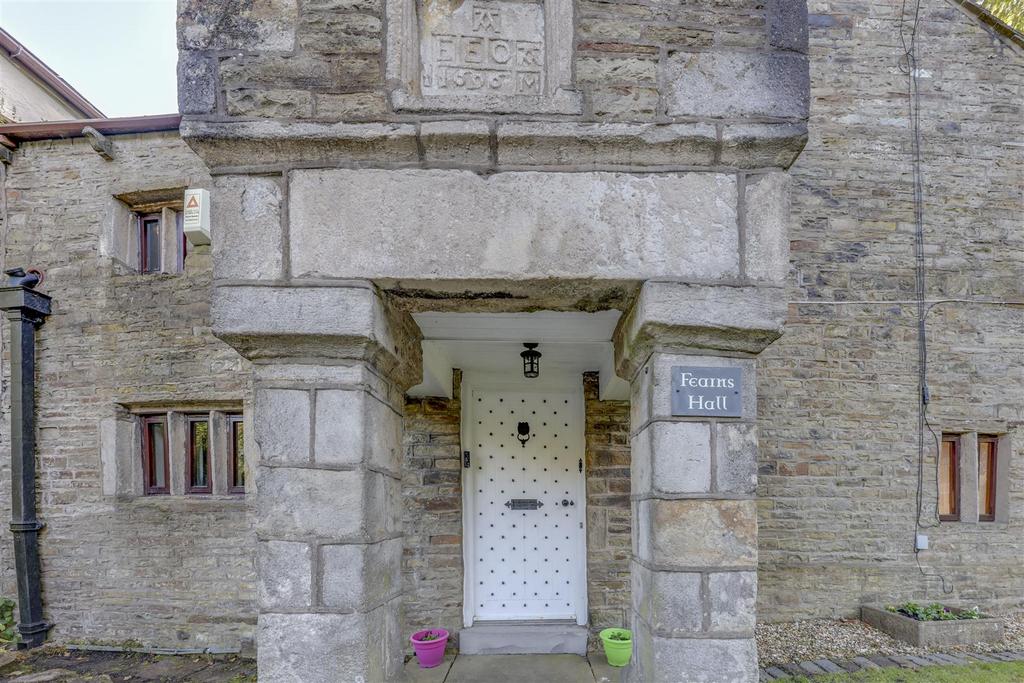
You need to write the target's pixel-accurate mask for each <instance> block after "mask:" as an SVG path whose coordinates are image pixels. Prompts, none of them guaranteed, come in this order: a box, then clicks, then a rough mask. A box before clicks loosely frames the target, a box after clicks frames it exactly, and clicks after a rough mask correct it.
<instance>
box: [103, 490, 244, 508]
mask: <svg viewBox="0 0 1024 683" xmlns="http://www.w3.org/2000/svg"><path fill="white" fill-rule="evenodd" d="M248 497H249V495H248V494H245V493H234V494H228V493H214V494H210V493H202V494H200V493H197V494H194V495H177V494H175V495H156V496H146V495H132V496H118V497H117V500H118V502H119V503H127V504H129V505H132V506H136V507H152V508H159V509H162V510H190V509H194V508H204V509H208V508H210V507H229V508H234V507H239V508H242V507H247V506H248Z"/></svg>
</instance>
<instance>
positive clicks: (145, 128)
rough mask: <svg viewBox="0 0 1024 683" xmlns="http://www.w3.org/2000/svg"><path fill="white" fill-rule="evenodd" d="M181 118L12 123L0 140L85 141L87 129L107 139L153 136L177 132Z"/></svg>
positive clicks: (0, 129) (1, 131) (0, 132)
mask: <svg viewBox="0 0 1024 683" xmlns="http://www.w3.org/2000/svg"><path fill="white" fill-rule="evenodd" d="M180 124H181V115H180V114H160V115H158V116H126V117H123V118H117V119H108V118H97V119H77V120H75V121H38V122H35V123H9V124H7V125H5V126H0V139H2V138H7V139H8V140H10V141H11V142H13V143H18V142H31V141H32V140H52V139H54V138H80V137H84V136H85V133H83V132H82V131H83V129H84V128H87V127H88V128H92V129H94V130H96V131H98V132H100V133H103V134H104V135H127V134H130V133H153V132H158V131H168V130H178V126H179V125H180Z"/></svg>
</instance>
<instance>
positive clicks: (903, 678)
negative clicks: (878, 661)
mask: <svg viewBox="0 0 1024 683" xmlns="http://www.w3.org/2000/svg"><path fill="white" fill-rule="evenodd" d="M786 680H789V681H794V682H796V681H800V682H806V683H1024V662H1000V663H998V664H995V663H985V664H981V663H979V664H969V665H967V666H929V667H926V668H924V669H921V670H918V671H914V670H912V669H896V668H892V669H869V670H866V671H858V672H856V673H852V674H827V675H826V674H822V675H819V676H814V677H812V678H807V677H804V676H797V677H795V678H790V679H786Z"/></svg>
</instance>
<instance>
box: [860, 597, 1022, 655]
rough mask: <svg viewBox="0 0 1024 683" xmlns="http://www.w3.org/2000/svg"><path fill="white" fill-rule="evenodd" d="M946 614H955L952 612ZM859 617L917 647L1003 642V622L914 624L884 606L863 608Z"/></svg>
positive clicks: (971, 621) (925, 622)
mask: <svg viewBox="0 0 1024 683" xmlns="http://www.w3.org/2000/svg"><path fill="white" fill-rule="evenodd" d="M949 610H950V611H953V612H956V609H955V608H949ZM860 615H861V620H863V621H864V623H866V624H868V625H870V626H873V627H875V628H877V629H878V630H880V631H884V632H885V633H888V634H889V635H890V636H892V637H893V638H896V639H897V640H902V641H903V642H905V643H910V644H911V645H914V646H917V647H924V648H949V647H959V646H968V645H973V644H974V643H998V642H1001V641H1002V640H1003V621H1002V619H994V618H992V617H982V618H981V619H955V620H949V621H918V620H917V619H913V618H911V617H908V616H906V615H904V614H900V613H899V612H890V611H888V610H887V609H886V608H885V605H864V606H863V607H861V611H860Z"/></svg>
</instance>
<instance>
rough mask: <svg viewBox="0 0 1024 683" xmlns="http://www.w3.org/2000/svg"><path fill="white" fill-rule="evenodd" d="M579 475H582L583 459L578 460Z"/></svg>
mask: <svg viewBox="0 0 1024 683" xmlns="http://www.w3.org/2000/svg"><path fill="white" fill-rule="evenodd" d="M580 474H583V458H580Z"/></svg>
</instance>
